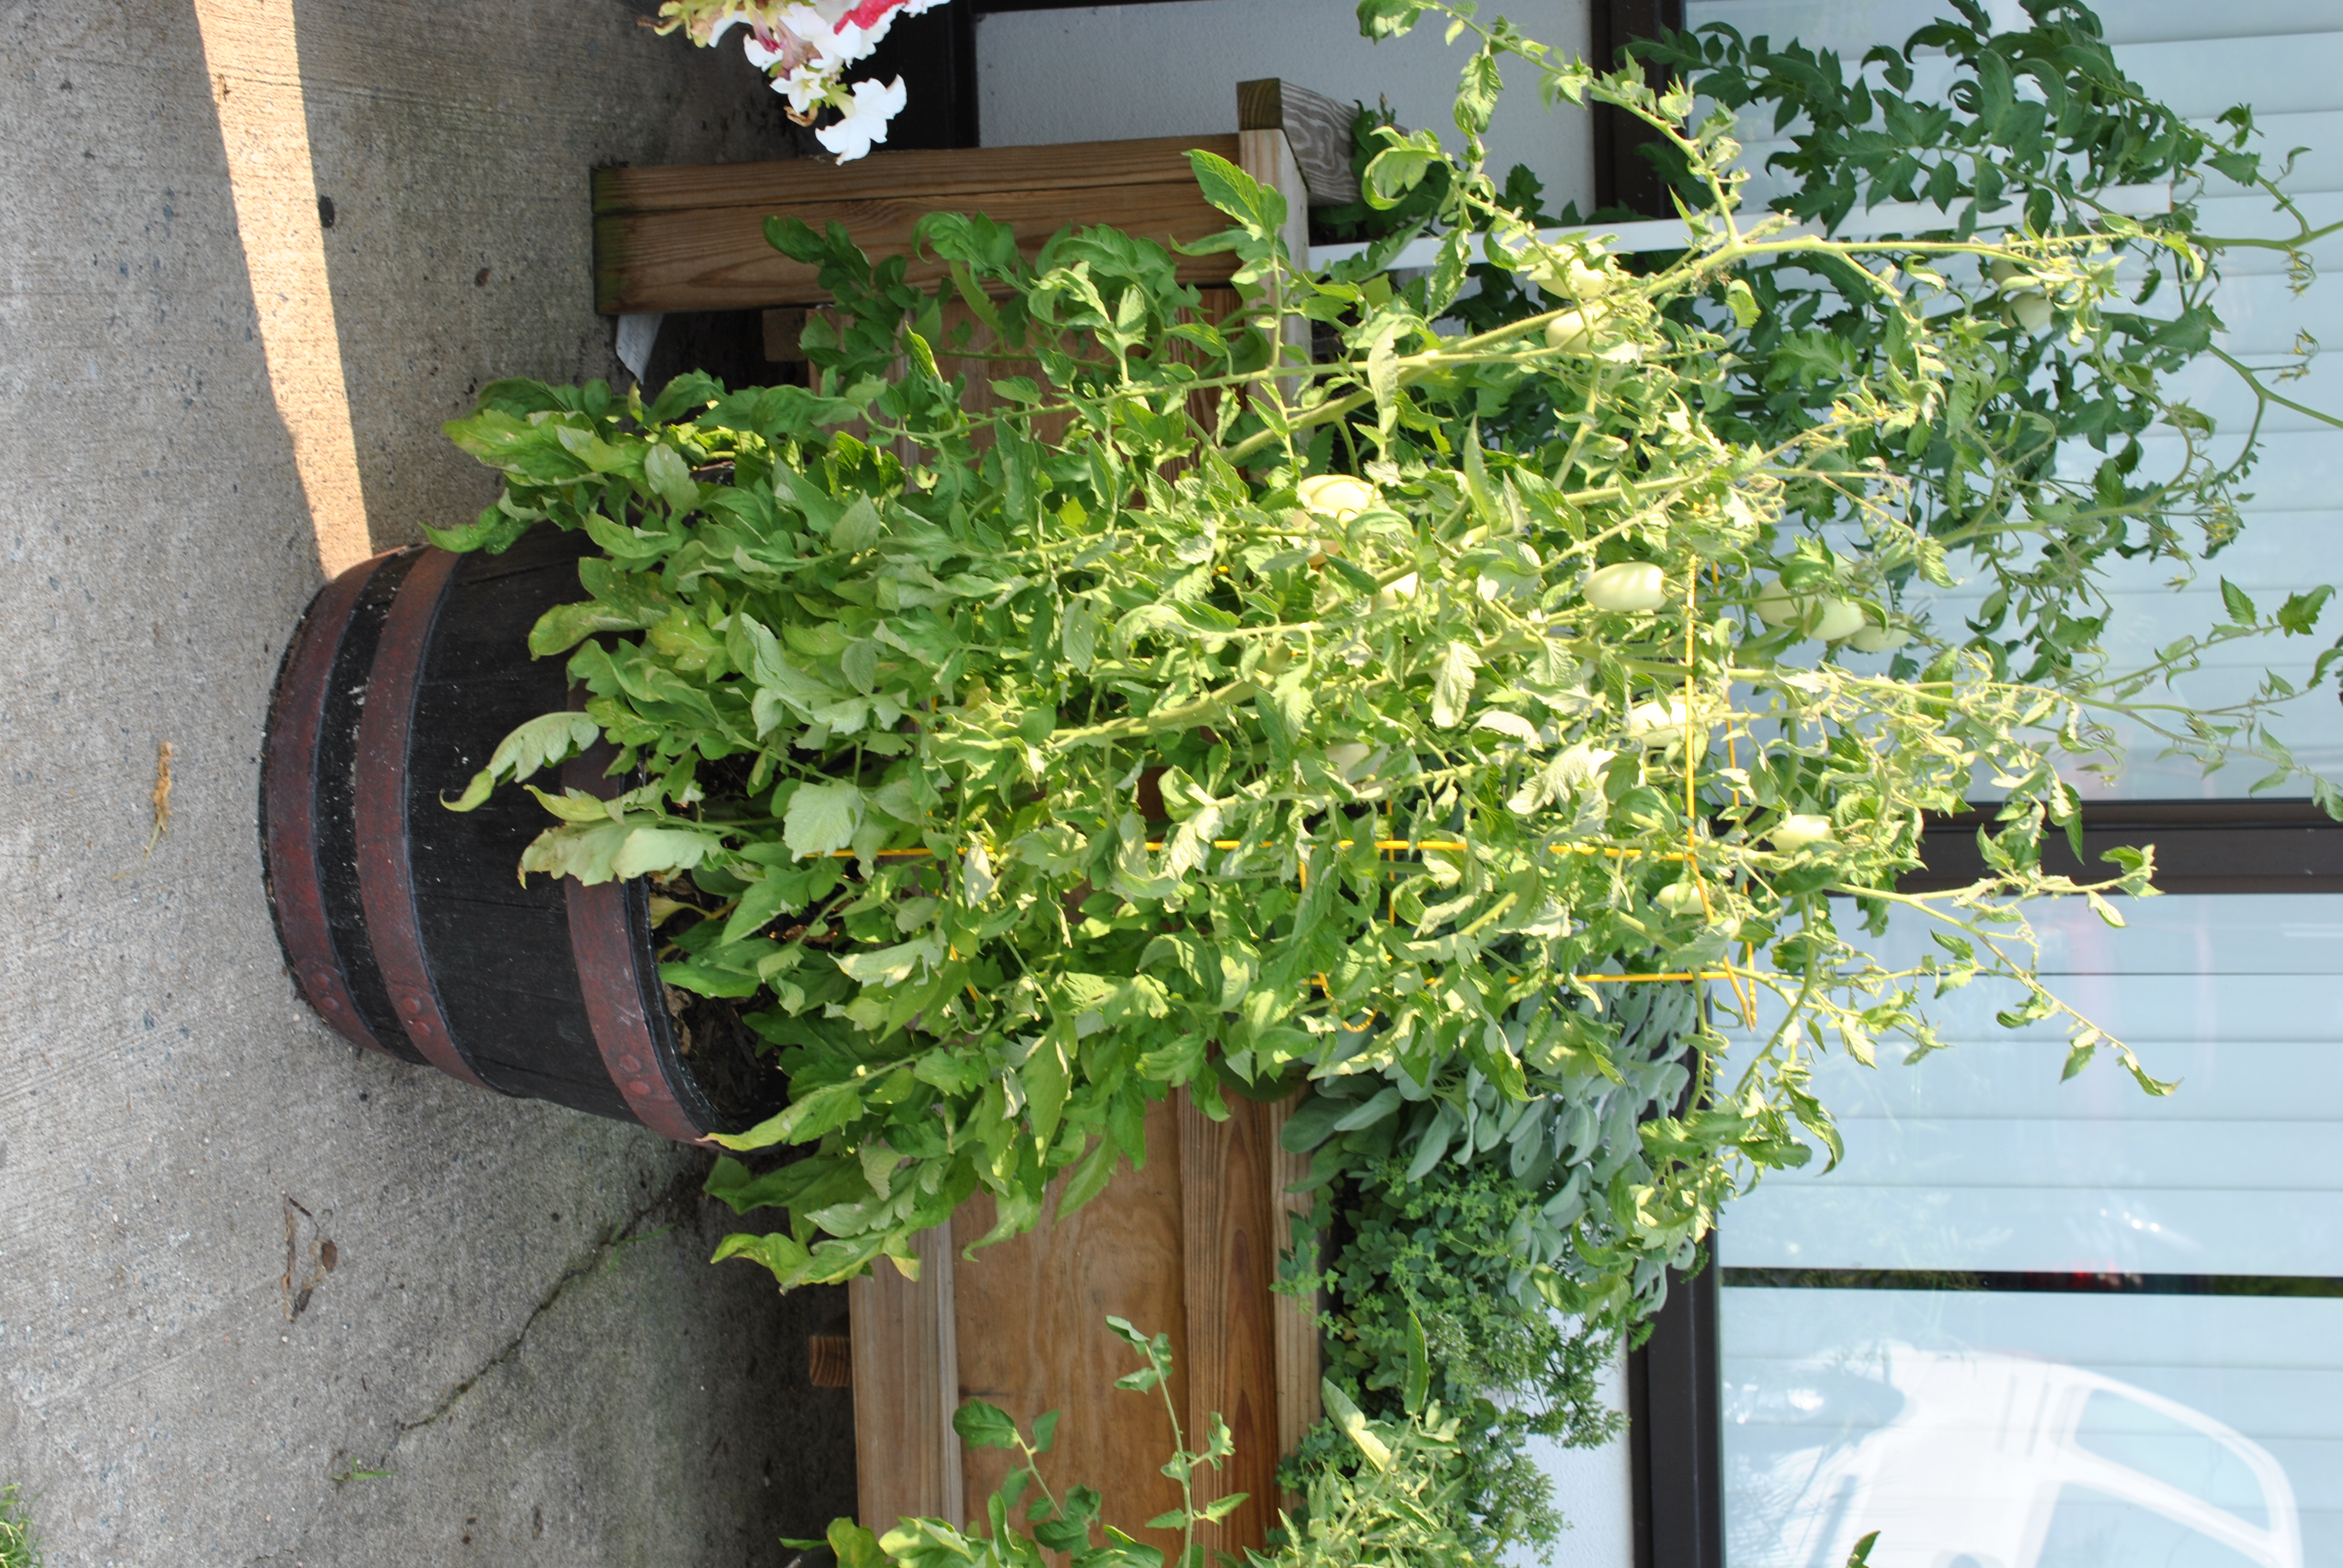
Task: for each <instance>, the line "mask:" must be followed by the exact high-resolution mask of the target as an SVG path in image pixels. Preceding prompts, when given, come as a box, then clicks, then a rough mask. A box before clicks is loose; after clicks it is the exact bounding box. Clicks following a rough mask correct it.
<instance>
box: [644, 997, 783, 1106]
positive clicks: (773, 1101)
mask: <svg viewBox="0 0 2343 1568" xmlns="http://www.w3.org/2000/svg"><path fill="white" fill-rule="evenodd" d="M667 1012H668V1017H669V1020H672V1022H673V1023H674V1025H675V1043H676V1049H677V1050H679V1052H680V1053H681V1054H682V1056H683V1060H684V1063H685V1065H686V1066H688V1067H689V1068H690V1069H691V1076H692V1078H693V1079H694V1081H697V1082H698V1083H699V1087H700V1090H701V1091H703V1092H704V1093H706V1094H707V1096H708V1099H709V1103H710V1104H712V1105H714V1106H715V1108H716V1109H717V1111H719V1113H720V1114H722V1115H723V1116H724V1117H725V1118H726V1119H727V1120H728V1121H730V1122H731V1123H732V1124H733V1125H734V1126H736V1127H741V1128H748V1127H753V1126H755V1125H756V1124H757V1123H758V1122H759V1121H764V1120H765V1119H766V1118H767V1117H769V1116H772V1115H774V1114H776V1113H777V1112H779V1111H780V1109H781V1107H783V1106H784V1105H786V1104H788V1103H789V1080H788V1079H787V1078H785V1077H784V1076H782V1074H781V1072H780V1070H779V1069H778V1068H776V1067H775V1066H774V1065H773V1064H772V1062H771V1060H769V1059H767V1058H763V1057H759V1055H758V1054H757V1050H758V1048H759V1046H762V1045H764V1044H765V1042H764V1040H762V1039H760V1038H759V1035H758V1033H757V1031H756V1030H752V1029H750V1028H749V1026H748V1025H747V1024H745V1023H742V1022H741V1021H740V1012H739V1008H737V1007H736V1006H734V1005H733V1003H731V1002H730V1001H728V1000H725V999H724V998H722V997H713V996H699V995H695V994H694V993H693V992H690V991H688V990H679V989H678V988H677V987H675V986H669V987H668V988H667ZM766 1049H767V1050H770V1049H771V1048H770V1047H766Z"/></svg>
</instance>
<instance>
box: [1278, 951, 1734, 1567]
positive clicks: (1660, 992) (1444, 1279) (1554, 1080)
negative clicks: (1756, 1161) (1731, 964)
mask: <svg viewBox="0 0 2343 1568" xmlns="http://www.w3.org/2000/svg"><path fill="white" fill-rule="evenodd" d="M1692 1001H1693V993H1692V988H1690V987H1688V986H1681V985H1648V986H1639V987H1636V988H1634V990H1631V991H1630V992H1628V994H1627V995H1626V996H1624V997H1623V998H1621V999H1620V1000H1618V1001H1617V1002H1616V1003H1615V1004H1614V1015H1615V1018H1616V1021H1617V1023H1618V1026H1619V1028H1620V1040H1619V1044H1618V1046H1617V1048H1616V1049H1615V1050H1614V1057H1613V1065H1614V1068H1615V1069H1616V1070H1617V1077H1616V1079H1615V1080H1614V1078H1612V1077H1609V1076H1606V1075H1604V1074H1603V1073H1601V1072H1598V1071H1596V1070H1594V1067H1593V1065H1592V1064H1591V1063H1588V1062H1584V1061H1582V1062H1581V1063H1579V1064H1578V1070H1576V1071H1575V1072H1569V1071H1564V1072H1558V1073H1553V1074H1541V1075H1539V1077H1538V1078H1537V1079H1536V1080H1535V1081H1533V1083H1532V1084H1531V1086H1530V1089H1531V1092H1530V1096H1529V1098H1527V1099H1526V1100H1520V1101H1513V1100H1509V1099H1507V1098H1506V1097H1505V1096H1503V1095H1501V1094H1499V1093H1498V1092H1496V1090H1495V1087H1494V1086H1493V1085H1492V1084H1489V1083H1487V1082H1485V1081H1476V1079H1475V1075H1469V1074H1468V1077H1467V1081H1464V1082H1462V1083H1459V1084H1456V1085H1453V1086H1450V1088H1449V1091H1447V1092H1443V1093H1439V1094H1433V1093H1428V1092H1422V1091H1418V1086H1416V1085H1414V1084H1413V1082H1411V1081H1409V1080H1407V1079H1406V1077H1405V1076H1404V1075H1403V1074H1397V1075H1394V1078H1393V1081H1390V1082H1386V1083H1383V1084H1382V1085H1381V1086H1380V1087H1377V1086H1376V1084H1375V1083H1374V1081H1372V1080H1368V1079H1365V1078H1363V1077H1361V1076H1353V1077H1348V1078H1340V1079H1334V1080H1332V1081H1329V1082H1328V1083H1327V1084H1326V1085H1325V1086H1324V1087H1323V1089H1322V1091H1321V1092H1319V1093H1316V1094H1313V1095H1312V1097H1311V1098H1310V1099H1308V1100H1306V1101H1303V1102H1302V1105H1301V1106H1300V1107H1299V1108H1298V1109H1297V1111H1295V1113H1294V1114H1293V1116H1292V1119H1291V1120H1289V1121H1288V1122H1287V1143H1288V1146H1289V1147H1291V1148H1293V1149H1294V1150H1296V1151H1304V1150H1310V1151H1313V1171H1315V1172H1316V1173H1318V1174H1320V1175H1321V1176H1322V1179H1325V1180H1329V1181H1335V1183H1336V1184H1335V1186H1334V1188H1333V1193H1334V1195H1335V1196H1336V1198H1337V1199H1338V1201H1339V1202H1340V1205H1341V1218H1340V1222H1339V1223H1338V1224H1337V1226H1336V1227H1335V1233H1336V1234H1337V1236H1339V1237H1340V1238H1341V1240H1340V1241H1339V1243H1338V1251H1336V1253H1335V1255H1334V1256H1333V1257H1332V1259H1331V1260H1330V1261H1328V1262H1327V1264H1326V1266H1325V1267H1324V1269H1323V1270H1319V1269H1316V1268H1313V1267H1312V1266H1310V1258H1309V1252H1308V1250H1307V1249H1306V1248H1304V1249H1299V1250H1297V1253H1296V1255H1295V1257H1294V1258H1293V1260H1292V1262H1291V1263H1290V1264H1289V1267H1288V1269H1287V1271H1286V1277H1285V1279H1284V1280H1282V1282H1281V1285H1280V1288H1281V1289H1284V1290H1288V1291H1292V1292H1298V1293H1302V1294H1303V1295H1305V1296H1311V1295H1315V1293H1316V1292H1319V1291H1320V1290H1323V1291H1324V1292H1326V1298H1327V1301H1328V1310H1327V1312H1325V1314H1324V1315H1323V1318H1322V1326H1323V1329H1324V1332H1325V1336H1326V1339H1325V1343H1326V1347H1327V1364H1328V1368H1329V1375H1330V1377H1332V1379H1333V1381H1335V1382H1337V1383H1339V1384H1340V1385H1341V1387H1342V1390H1343V1392H1345V1393H1346V1394H1348V1395H1349V1396H1350V1397H1351V1398H1352V1399H1353V1400H1355V1401H1357V1402H1360V1403H1361V1404H1363V1405H1364V1406H1366V1407H1367V1408H1370V1409H1374V1410H1377V1411H1381V1412H1386V1413H1389V1412H1397V1411H1398V1410H1399V1409H1401V1408H1403V1396H1404V1392H1405V1390H1406V1388H1407V1386H1408V1383H1409V1382H1410V1379H1411V1377H1412V1375H1413V1370H1414V1362H1415V1359H1416V1357H1417V1355H1418V1354H1419V1353H1422V1354H1423V1355H1424V1356H1425V1357H1427V1358H1428V1360H1427V1372H1428V1376H1429V1378H1430V1385H1429V1386H1430V1388H1431V1391H1432V1392H1433V1393H1435V1394H1436V1395H1437V1396H1438V1397H1439V1398H1440V1400H1441V1401H1442V1402H1443V1404H1445V1405H1446V1406H1447V1407H1448V1408H1449V1409H1450V1410H1451V1411H1453V1412H1455V1414H1456V1418H1457V1420H1458V1423H1459V1424H1458V1435H1457V1451H1458V1462H1459V1465H1460V1473H1459V1474H1460V1496H1461V1500H1462V1503H1463V1514H1462V1521H1463V1522H1462V1523H1460V1524H1459V1528H1460V1529H1463V1530H1465V1531H1466V1532H1467V1533H1468V1534H1470V1535H1471V1536H1472V1538H1473V1542H1474V1544H1475V1549H1476V1550H1479V1551H1482V1552H1483V1553H1488V1554H1491V1555H1497V1554H1502V1553H1505V1552H1506V1551H1507V1550H1508V1549H1510V1548H1512V1547H1513V1546H1515V1545H1516V1544H1518V1543H1523V1542H1527V1543H1533V1544H1535V1545H1538V1546H1541V1547H1550V1546H1552V1545H1553V1544H1554V1541H1555V1539H1556V1537H1557V1534H1558V1533H1559V1531H1560V1530H1561V1528H1562V1520H1561V1518H1560V1516H1559V1514H1558V1513H1556V1512H1555V1510H1554V1503H1553V1496H1552V1490H1553V1489H1552V1486H1551V1483H1549V1482H1548V1481H1547V1479H1546V1477H1545V1475H1544V1473H1542V1472H1541V1471H1540V1470H1539V1469H1538V1467H1537V1466H1536V1464H1535V1463H1534V1462H1533V1461H1532V1460H1531V1459H1530V1458H1529V1456H1528V1453H1527V1452H1526V1448H1525V1443H1526V1440H1527V1439H1529V1438H1530V1437H1533V1436H1537V1437H1547V1438H1556V1439H1560V1440H1561V1441H1563V1442H1566V1443H1570V1444H1574V1445H1591V1444H1594V1443H1600V1442H1604V1441H1606V1440H1607V1439H1608V1438H1610V1437H1611V1436H1613V1435H1614V1432H1615V1430H1616V1426H1617V1422H1616V1420H1615V1418H1614V1416H1612V1415H1611V1414H1610V1413H1609V1412H1605V1411H1604V1409H1603V1407H1602V1405H1601V1403H1600V1401H1599V1399H1598V1397H1597V1392H1596V1388H1595V1377H1596V1374H1597V1372H1598V1371H1599V1369H1600V1367H1601V1366H1602V1364H1603V1363H1604V1362H1605V1361H1606V1360H1607V1359H1608V1358H1609V1356H1610V1355H1611V1354H1612V1353H1613V1352H1614V1350H1615V1349H1616V1346H1617V1338H1618V1333H1619V1332H1620V1331H1621V1330H1623V1329H1624V1328H1625V1327H1626V1325H1628V1324H1629V1323H1631V1322H1634V1320H1635V1319H1636V1318H1637V1317H1639V1316H1640V1315H1642V1313H1643V1312H1645V1311H1647V1310H1649V1308H1650V1307H1651V1306H1653V1305H1654V1304H1656V1302H1658V1300H1659V1299H1660V1297H1661V1295H1662V1293H1663V1292H1664V1288H1665V1273H1664V1271H1665V1268H1666V1267H1667V1266H1668V1265H1670V1264H1674V1266H1676V1267H1678V1268H1683V1267H1684V1266H1686V1265H1689V1264H1691V1263H1692V1262H1693V1261H1694V1258H1693V1253H1692V1242H1691V1241H1690V1240H1689V1239H1679V1241H1678V1242H1677V1245H1676V1246H1675V1247H1674V1249H1672V1250H1667V1251H1659V1250H1654V1251H1646V1252H1644V1253H1643V1254H1642V1255H1641V1256H1635V1255H1634V1248H1635V1246H1636V1244H1637V1243H1638V1242H1639V1241H1643V1240H1644V1237H1645V1235H1646V1234H1648V1233H1647V1232H1644V1231H1639V1230H1638V1229H1637V1228H1636V1226H1635V1225H1634V1224H1633V1223H1632V1222H1630V1223H1627V1224H1622V1223H1621V1222H1620V1217H1621V1216H1622V1215H1632V1214H1633V1213H1634V1209H1635V1206H1636V1204H1637V1202H1638V1200H1639V1194H1648V1193H1649V1192H1650V1191H1653V1190H1654V1187H1656V1186H1660V1185H1663V1184H1664V1182H1665V1181H1667V1180H1668V1179H1669V1178H1670V1177H1674V1176H1677V1175H1678V1174H1679V1173H1677V1172H1674V1171H1670V1170H1669V1169H1668V1167H1669V1163H1670V1162H1669V1161H1668V1160H1667V1159H1666V1157H1665V1156H1664V1153H1662V1152H1660V1151H1658V1150H1656V1149H1647V1148H1646V1147H1645V1145H1644V1141H1643V1140H1642V1139H1641V1138H1640V1137H1639V1136H1638V1131H1637V1129H1638V1128H1639V1127H1640V1126H1642V1125H1644V1124H1645V1123H1646V1122H1651V1121H1654V1120H1655V1119H1657V1118H1659V1117H1662V1116H1664V1115H1665V1114H1666V1113H1667V1112H1669V1111H1672V1110H1673V1109H1674V1108H1675V1107H1676V1106H1677V1105H1679V1104H1681V1103H1683V1102H1684V1101H1685V1100H1686V1099H1687V1091H1688V1089H1689V1088H1690V1083H1689V1077H1688V1073H1687V1070H1686V1066H1685V1061H1686V1060H1690V1061H1692V1062H1694V1063H1697V1062H1698V1061H1699V1060H1700V1057H1699V1054H1698V1052H1697V1051H1696V1050H1694V1049H1693V1047H1692V1043H1691V1041H1690V1040H1689V1038H1688V1037H1689V1036H1690V1035H1691V1033H1692V1030H1693V1027H1694V1021H1695V1020H1694V1007H1693V1005H1692ZM1412 1091H1415V1092H1413V1096H1412ZM1605 1292H1608V1293H1605ZM1558 1312H1564V1313H1568V1314H1570V1316H1569V1317H1567V1318H1565V1317H1562V1316H1558V1315H1557V1313H1558ZM1345 1446H1346V1445H1345V1444H1344V1442H1342V1436H1341V1433H1340V1432H1338V1431H1337V1430H1336V1429H1335V1428H1334V1427H1333V1426H1332V1425H1331V1424H1322V1425H1321V1426H1320V1427H1319V1428H1318V1429H1317V1430H1316V1431H1314V1432H1312V1433H1311V1434H1310V1436H1309V1437H1308V1438H1307V1439H1306V1440H1305V1441H1304V1442H1303V1444H1302V1448H1301V1449H1300V1451H1299V1452H1298V1453H1297V1454H1296V1455H1295V1456H1293V1458H1292V1460H1291V1461H1289V1462H1290V1464H1292V1466H1294V1467H1295V1472H1294V1473H1295V1474H1296V1475H1300V1474H1304V1473H1307V1472H1308V1470H1309V1468H1310V1467H1311V1466H1313V1465H1316V1464H1322V1463H1330V1462H1338V1461H1339V1460H1340V1458H1341V1456H1342V1452H1343V1450H1344V1448H1345ZM1296 1484H1297V1485H1298V1484H1300V1482H1299V1481H1298V1480H1297V1482H1296Z"/></svg>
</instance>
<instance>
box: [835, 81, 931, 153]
mask: <svg viewBox="0 0 2343 1568" xmlns="http://www.w3.org/2000/svg"><path fill="white" fill-rule="evenodd" d="M907 96H908V95H907V94H906V93H905V92H904V90H903V78H902V77H900V76H898V77H896V78H895V79H894V80H893V81H891V82H890V83H888V84H887V85H884V86H881V85H879V84H878V83H876V82H857V83H855V84H854V105H853V106H852V107H851V108H850V109H848V110H847V111H846V117H845V118H844V119H842V120H840V121H839V122H838V124H836V125H834V126H822V127H821V128H820V130H818V131H816V132H814V139H815V140H817V141H819V142H820V143H821V145H822V146H825V147H827V148H829V149H830V151H831V152H833V153H836V154H837V155H838V161H839V162H840V163H842V164H846V163H852V162H853V161H854V160H855V159H856V158H859V157H861V156H863V155H864V154H866V153H868V152H869V151H870V146H871V144H872V143H873V142H883V141H885V140H886V139H887V122H888V121H890V120H891V119H893V118H894V117H895V116H897V115H898V114H900V112H901V111H902V107H903V104H904V102H905V100H906V98H907Z"/></svg>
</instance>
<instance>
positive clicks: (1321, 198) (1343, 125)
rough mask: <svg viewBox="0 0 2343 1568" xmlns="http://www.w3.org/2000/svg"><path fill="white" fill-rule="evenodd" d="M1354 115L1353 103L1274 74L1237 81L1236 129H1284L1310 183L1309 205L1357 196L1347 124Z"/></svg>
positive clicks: (1336, 203) (1330, 203)
mask: <svg viewBox="0 0 2343 1568" xmlns="http://www.w3.org/2000/svg"><path fill="white" fill-rule="evenodd" d="M1358 115H1359V110H1358V106H1357V105H1355V104H1343V103H1337V102H1336V101H1335V100H1333V99H1332V98H1330V97H1328V96H1327V95H1325V94H1323V93H1313V92H1312V91H1311V90H1310V89H1309V88H1307V87H1300V86H1296V85H1293V84H1292V82H1284V81H1280V80H1279V79H1278V78H1277V77H1275V76H1263V77H1262V78H1260V79H1259V80H1257V81H1252V82H1239V83H1238V84H1237V129H1238V130H1239V131H1240V132H1243V131H1283V132H1284V133H1285V139H1286V140H1287V141H1288V142H1291V143H1292V145H1293V161H1294V162H1295V163H1296V164H1298V165H1299V166H1301V170H1302V179H1303V181H1304V182H1305V183H1306V184H1307V185H1308V186H1309V187H1310V205H1311V206H1342V205H1343V204H1345V203H1347V202H1354V201H1356V200H1358V199H1359V176H1358V175H1357V174H1356V173H1355V172H1353V169H1352V167H1351V125H1352V122H1353V121H1354V120H1356V119H1357V118H1358Z"/></svg>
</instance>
